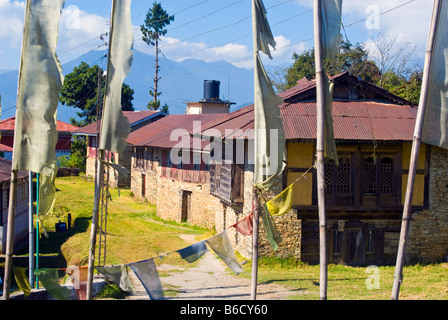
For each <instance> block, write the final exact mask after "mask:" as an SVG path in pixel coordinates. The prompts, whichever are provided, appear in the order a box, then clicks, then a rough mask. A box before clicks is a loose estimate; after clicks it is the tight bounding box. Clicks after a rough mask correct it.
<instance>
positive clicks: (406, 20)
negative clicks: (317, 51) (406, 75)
mask: <svg viewBox="0 0 448 320" xmlns="http://www.w3.org/2000/svg"><path fill="white" fill-rule="evenodd" d="M160 2H161V3H162V6H163V8H164V9H165V10H167V11H168V13H170V14H174V15H175V20H174V22H172V23H171V25H170V26H168V33H167V35H166V37H165V38H164V39H163V41H162V43H161V50H162V53H163V55H164V56H165V57H166V58H167V59H173V60H176V61H182V60H183V59H187V58H196V59H200V60H205V61H207V62H213V61H221V60H224V61H227V62H228V63H232V64H234V65H236V66H238V67H245V68H251V67H252V64H253V63H252V61H251V52H252V37H251V32H252V30H251V28H252V27H251V19H250V15H251V1H250V0H224V1H223V0H162V1H160ZM312 2H313V1H312V0H289V1H288V0H264V4H265V6H266V8H267V9H268V19H269V22H270V24H271V27H272V31H273V33H274V36H275V38H276V40H277V50H276V51H275V53H274V54H273V60H271V61H267V62H266V63H269V64H271V65H285V64H291V63H292V59H291V56H292V53H293V52H297V53H301V52H303V51H304V50H307V49H310V48H312V47H313V40H312V37H313V30H312V12H311V8H312ZM152 3H153V1H145V0H133V1H132V8H131V10H132V17H133V21H132V22H133V25H134V26H135V32H134V48H135V49H136V50H140V51H144V52H148V53H153V52H154V49H153V48H152V47H148V46H147V45H146V44H145V43H144V42H143V41H141V40H140V38H141V34H140V31H139V27H138V26H139V25H140V24H142V23H143V20H144V18H145V14H146V12H147V10H148V8H149V7H151V6H152ZM399 6H400V7H399ZM110 7H111V0H66V4H65V8H64V10H63V13H62V16H61V23H60V35H59V42H58V55H59V58H60V60H61V62H62V63H63V64H64V63H66V62H68V61H70V60H72V59H75V58H77V57H78V56H80V55H82V54H84V53H86V52H88V51H90V50H94V49H96V50H99V49H104V48H105V47H104V46H102V44H103V43H104V41H103V40H101V39H100V37H99V36H100V35H101V34H104V33H106V32H107V31H108V29H109V26H108V20H109V16H110ZM396 7H398V8H396ZM23 8H24V1H23V0H0V21H1V22H0V23H1V28H0V70H2V69H18V66H19V61H20V46H21V38H22V27H23ZM393 8H396V9H394V10H392V11H390V12H388V11H389V10H391V9H393ZM431 12H432V1H431V0H414V1H409V0H376V1H373V0H365V1H360V0H345V1H344V5H343V18H342V20H343V24H344V25H346V26H347V28H345V35H346V36H347V38H348V40H350V41H351V42H352V43H356V42H363V43H366V44H367V48H371V44H372V43H373V42H374V41H375V40H376V39H377V36H378V35H379V34H383V35H390V36H397V37H398V39H399V41H401V42H402V43H409V45H410V46H415V47H416V50H415V53H414V54H413V56H412V59H413V63H418V64H420V65H423V62H424V60H423V57H424V51H425V47H426V39H427V34H428V29H429V22H430V18H431ZM378 14H382V15H380V16H377V15H378ZM363 19H367V20H366V21H361V22H358V23H355V24H353V23H354V22H357V21H360V20H363ZM106 40H107V39H106ZM369 50H370V49H369ZM372 55H374V51H372ZM140 67H144V66H140ZM148 67H153V62H148Z"/></svg>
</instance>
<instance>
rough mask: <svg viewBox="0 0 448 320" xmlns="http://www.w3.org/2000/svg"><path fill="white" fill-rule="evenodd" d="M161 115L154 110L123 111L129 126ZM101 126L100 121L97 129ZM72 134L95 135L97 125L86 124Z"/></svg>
mask: <svg viewBox="0 0 448 320" xmlns="http://www.w3.org/2000/svg"><path fill="white" fill-rule="evenodd" d="M159 113H162V112H161V111H156V110H143V111H123V115H124V116H125V117H126V118H128V121H129V124H130V125H131V126H132V125H133V124H134V123H137V122H139V121H142V120H144V119H146V118H149V117H152V116H155V115H156V114H159ZM100 126H101V121H100V124H99V127H100ZM74 133H77V134H87V135H89V134H96V133H97V123H96V122H94V123H91V124H88V125H87V126H85V127H82V128H79V129H78V130H76V131H75V132H74Z"/></svg>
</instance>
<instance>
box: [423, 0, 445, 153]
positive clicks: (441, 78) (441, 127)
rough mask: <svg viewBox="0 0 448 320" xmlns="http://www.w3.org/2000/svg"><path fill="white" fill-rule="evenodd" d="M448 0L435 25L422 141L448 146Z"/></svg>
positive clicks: (443, 3) (443, 146)
mask: <svg viewBox="0 0 448 320" xmlns="http://www.w3.org/2000/svg"><path fill="white" fill-rule="evenodd" d="M447 34H448V2H447V1H442V2H441V9H440V13H439V19H438V23H437V26H436V34H435V39H434V49H433V54H432V63H431V68H430V71H429V81H428V94H427V99H426V112H425V117H424V124H423V131H422V142H424V143H428V144H431V145H433V146H438V147H441V148H444V149H448V37H447Z"/></svg>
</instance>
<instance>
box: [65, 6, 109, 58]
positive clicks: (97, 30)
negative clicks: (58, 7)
mask: <svg viewBox="0 0 448 320" xmlns="http://www.w3.org/2000/svg"><path fill="white" fill-rule="evenodd" d="M107 32H109V26H108V25H107V20H106V19H105V18H104V17H101V16H98V15H95V14H89V13H87V12H85V11H82V10H80V9H79V8H78V7H77V6H73V5H71V6H68V7H66V8H65V9H63V10H62V14H61V19H60V23H59V40H58V52H59V58H60V59H61V61H62V62H63V63H64V61H68V60H70V59H72V58H76V57H78V56H80V55H82V54H84V53H86V52H88V51H90V50H93V49H96V48H98V47H99V46H101V45H102V44H104V43H105V42H107V40H108V38H107V37H105V38H104V41H103V40H101V39H100V38H99V36H100V35H101V34H105V33H107ZM103 49H104V47H103Z"/></svg>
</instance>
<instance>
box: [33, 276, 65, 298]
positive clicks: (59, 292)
mask: <svg viewBox="0 0 448 320" xmlns="http://www.w3.org/2000/svg"><path fill="white" fill-rule="evenodd" d="M34 274H35V275H36V276H37V277H38V278H39V281H40V282H41V283H42V285H43V286H44V288H45V289H46V290H47V291H48V293H49V294H51V295H52V296H53V297H55V298H56V299H58V300H69V299H70V292H71V290H70V289H68V288H67V287H65V286H61V285H60V284H59V270H58V269H34Z"/></svg>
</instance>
